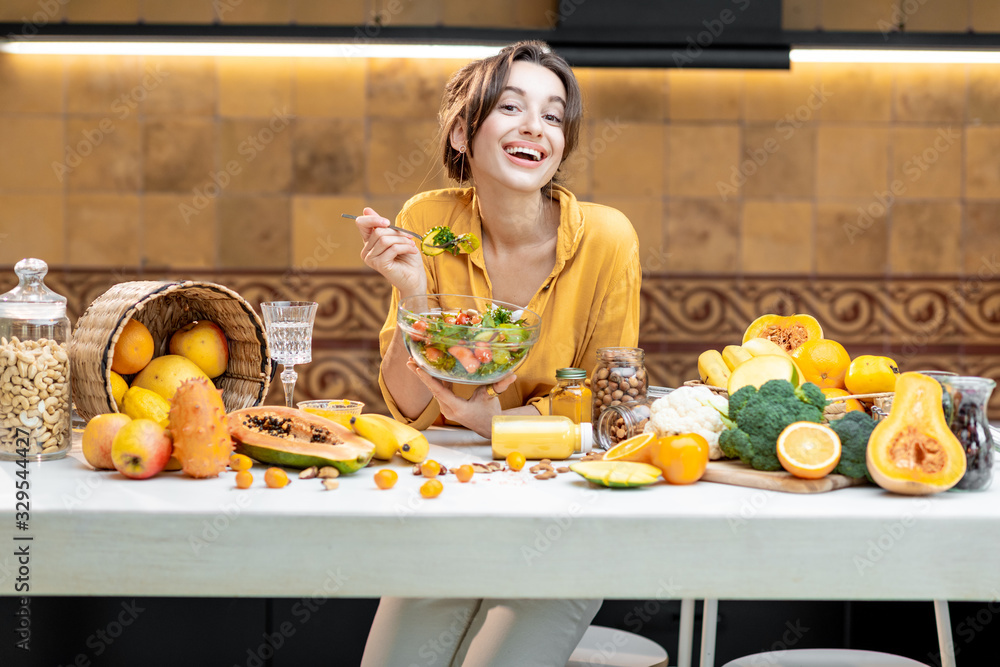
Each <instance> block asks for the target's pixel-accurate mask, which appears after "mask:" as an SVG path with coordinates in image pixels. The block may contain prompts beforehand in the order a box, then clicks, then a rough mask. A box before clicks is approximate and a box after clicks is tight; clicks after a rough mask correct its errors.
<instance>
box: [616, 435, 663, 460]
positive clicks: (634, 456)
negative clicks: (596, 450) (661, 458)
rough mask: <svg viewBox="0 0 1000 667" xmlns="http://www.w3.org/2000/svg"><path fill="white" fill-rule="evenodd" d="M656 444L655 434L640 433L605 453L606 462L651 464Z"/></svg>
mask: <svg viewBox="0 0 1000 667" xmlns="http://www.w3.org/2000/svg"><path fill="white" fill-rule="evenodd" d="M655 443H656V434H655V433H640V434H639V435H634V436H632V437H631V438H629V439H628V440H622V441H621V442H619V443H618V444H617V445H615V446H614V447H612V448H611V449H609V450H608V451H606V452H604V460H605V461H635V462H636V463H649V462H650V458H651V456H652V453H653V445H654V444H655Z"/></svg>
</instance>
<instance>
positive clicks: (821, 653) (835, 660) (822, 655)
mask: <svg viewBox="0 0 1000 667" xmlns="http://www.w3.org/2000/svg"><path fill="white" fill-rule="evenodd" d="M763 665H767V667H834V666H836V667H927V665H925V664H924V663H922V662H917V661H916V660H910V659H909V658H901V657H899V656H897V655H889V654H888V653H876V652H874V651H854V650H850V649H825V648H815V649H813V648H807V649H794V650H791V651H768V652H767V653H757V654H754V655H747V656H744V657H742V658H738V659H736V660H733V661H732V662H727V663H726V664H725V665H723V666H722V667H761V666H763Z"/></svg>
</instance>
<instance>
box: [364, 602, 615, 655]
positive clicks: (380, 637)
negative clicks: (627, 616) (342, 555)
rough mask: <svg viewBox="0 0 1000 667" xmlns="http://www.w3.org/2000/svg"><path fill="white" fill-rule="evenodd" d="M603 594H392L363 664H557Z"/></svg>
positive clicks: (568, 652) (383, 605)
mask: <svg viewBox="0 0 1000 667" xmlns="http://www.w3.org/2000/svg"><path fill="white" fill-rule="evenodd" d="M602 602H603V600H509V599H508V600H492V599H487V600H478V599H463V598H390V597H384V598H382V600H381V601H380V602H379V605H378V612H377V613H376V614H375V620H374V621H373V622H372V629H371V632H369V634H368V642H367V643H366V644H365V654H364V658H363V659H362V661H361V665H362V667H532V666H535V665H537V666H538V667H563V666H564V665H565V664H566V662H567V661H568V660H569V657H570V655H572V653H573V649H575V648H576V645H577V644H579V643H580V638H581V637H583V633H584V632H586V630H587V626H589V625H590V622H591V621H592V620H593V618H594V616H595V615H596V614H597V610H598V609H600V607H601V603H602Z"/></svg>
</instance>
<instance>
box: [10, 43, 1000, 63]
mask: <svg viewBox="0 0 1000 667" xmlns="http://www.w3.org/2000/svg"><path fill="white" fill-rule="evenodd" d="M501 48H502V45H492V46H491V45H482V44H404V43H378V42H375V41H372V40H365V39H363V38H358V39H356V40H349V41H343V42H277V41H274V42H237V41H232V42H207V41H206V42H203V41H160V40H142V41H118V40H106V41H95V40H88V39H80V40H74V39H56V40H35V39H25V40H0V53H18V54H35V55H114V56H241V57H272V58H455V59H476V58H486V57H489V56H492V55H495V54H497V53H499V51H500V49H501ZM790 59H791V61H792V62H798V63H928V64H933V63H941V64H965V63H971V64H980V63H981V64H993V65H996V64H1000V51H987V50H982V51H973V50H964V51H959V50H952V49H892V48H880V49H854V48H832V49H823V48H803V47H798V48H793V49H792V50H791V53H790Z"/></svg>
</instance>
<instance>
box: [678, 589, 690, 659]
mask: <svg viewBox="0 0 1000 667" xmlns="http://www.w3.org/2000/svg"><path fill="white" fill-rule="evenodd" d="M693 646H694V600H681V627H680V636H679V637H678V638H677V667H691V653H692V647H693Z"/></svg>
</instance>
